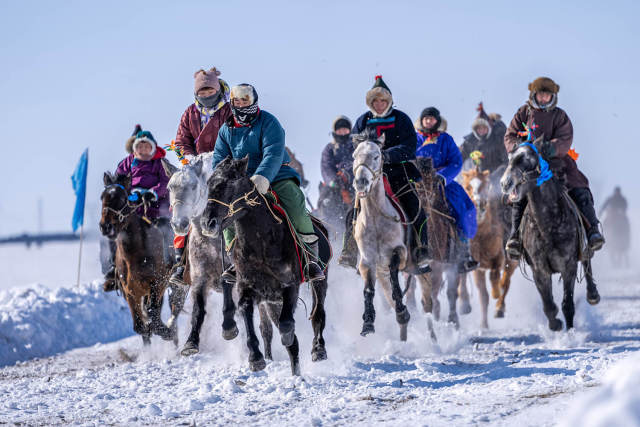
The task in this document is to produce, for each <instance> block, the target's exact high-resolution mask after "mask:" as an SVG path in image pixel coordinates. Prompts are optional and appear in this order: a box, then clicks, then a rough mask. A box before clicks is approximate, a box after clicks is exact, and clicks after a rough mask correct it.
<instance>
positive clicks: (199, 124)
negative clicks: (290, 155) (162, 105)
mask: <svg viewBox="0 0 640 427" xmlns="http://www.w3.org/2000/svg"><path fill="white" fill-rule="evenodd" d="M219 75H220V71H218V70H217V69H216V67H213V68H211V69H209V70H208V71H205V70H202V69H201V70H198V71H196V72H195V74H194V75H193V77H194V91H193V93H194V96H195V102H194V103H193V104H191V105H189V106H188V107H187V109H186V110H185V112H184V113H183V114H182V118H181V119H180V125H179V126H178V132H177V134H176V139H175V142H176V146H177V147H178V148H180V150H182V154H184V156H185V158H186V159H187V160H190V159H191V158H192V157H193V156H194V155H196V154H202V153H208V152H210V151H213V147H214V144H215V142H216V139H217V138H218V131H219V130H220V128H221V127H222V125H223V124H224V122H225V121H226V120H227V119H228V118H229V117H231V108H230V107H229V85H228V84H227V82H225V81H224V80H222V79H220V78H218V76H219ZM185 241H186V236H176V237H175V239H174V242H173V245H174V247H175V261H176V267H175V269H174V272H173V274H172V275H171V278H170V279H169V281H170V282H171V283H174V284H176V285H185V283H184V280H183V277H182V276H183V274H184V265H183V264H182V257H183V256H184V247H185Z"/></svg>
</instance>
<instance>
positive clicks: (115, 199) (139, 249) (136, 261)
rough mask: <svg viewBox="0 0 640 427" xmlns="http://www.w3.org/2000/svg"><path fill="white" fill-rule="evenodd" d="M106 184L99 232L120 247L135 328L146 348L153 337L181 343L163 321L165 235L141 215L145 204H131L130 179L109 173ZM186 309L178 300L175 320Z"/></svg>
mask: <svg viewBox="0 0 640 427" xmlns="http://www.w3.org/2000/svg"><path fill="white" fill-rule="evenodd" d="M104 185H105V188H104V190H103V192H102V195H101V196H100V199H101V200H102V216H101V218H100V231H101V232H102V234H103V235H104V236H105V237H107V238H108V239H110V240H114V241H115V243H116V257H115V265H116V282H117V283H118V286H119V287H120V288H121V289H122V293H123V296H124V298H125V299H126V301H127V303H128V304H129V309H130V310H131V317H132V319H133V330H134V331H135V332H136V333H138V334H140V335H141V336H142V342H143V344H144V345H145V346H147V345H149V344H150V343H151V334H156V335H158V336H160V337H161V338H162V339H164V340H173V341H174V343H177V325H175V324H174V325H173V327H168V326H167V325H165V324H164V323H163V322H162V319H161V318H160V314H161V309H162V302H163V296H164V291H165V289H166V287H167V280H168V278H169V271H170V269H171V264H170V262H169V260H168V257H167V256H165V253H164V252H165V248H164V247H165V237H164V236H163V232H162V230H160V228H158V227H157V226H156V225H155V224H153V223H152V222H151V221H150V220H148V219H146V217H144V216H140V215H138V214H137V213H136V210H137V209H138V208H139V207H141V206H143V203H137V204H133V203H131V202H130V201H129V200H128V196H129V191H130V190H131V177H130V176H128V175H127V176H122V175H119V176H113V175H112V174H111V173H109V172H105V174H104ZM181 309H182V306H181V305H180V304H179V301H172V304H171V313H172V316H177V315H178V313H179V312H180V310H181Z"/></svg>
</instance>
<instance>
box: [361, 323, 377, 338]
mask: <svg viewBox="0 0 640 427" xmlns="http://www.w3.org/2000/svg"><path fill="white" fill-rule="evenodd" d="M375 332H376V329H375V328H374V327H373V323H364V324H363V325H362V332H360V335H362V336H363V337H366V336H367V335H369V334H373V333H375Z"/></svg>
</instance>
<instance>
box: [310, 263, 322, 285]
mask: <svg viewBox="0 0 640 427" xmlns="http://www.w3.org/2000/svg"><path fill="white" fill-rule="evenodd" d="M307 276H308V277H307V281H308V282H309V283H313V282H317V281H320V280H324V279H326V276H325V275H324V271H322V269H321V268H320V266H319V265H318V264H317V263H315V262H313V261H310V262H309V264H308V265H307Z"/></svg>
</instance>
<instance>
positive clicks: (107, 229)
mask: <svg viewBox="0 0 640 427" xmlns="http://www.w3.org/2000/svg"><path fill="white" fill-rule="evenodd" d="M112 228H113V225H111V224H109V223H104V224H100V232H101V233H102V234H103V235H104V236H107V235H109V234H111V230H112Z"/></svg>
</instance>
